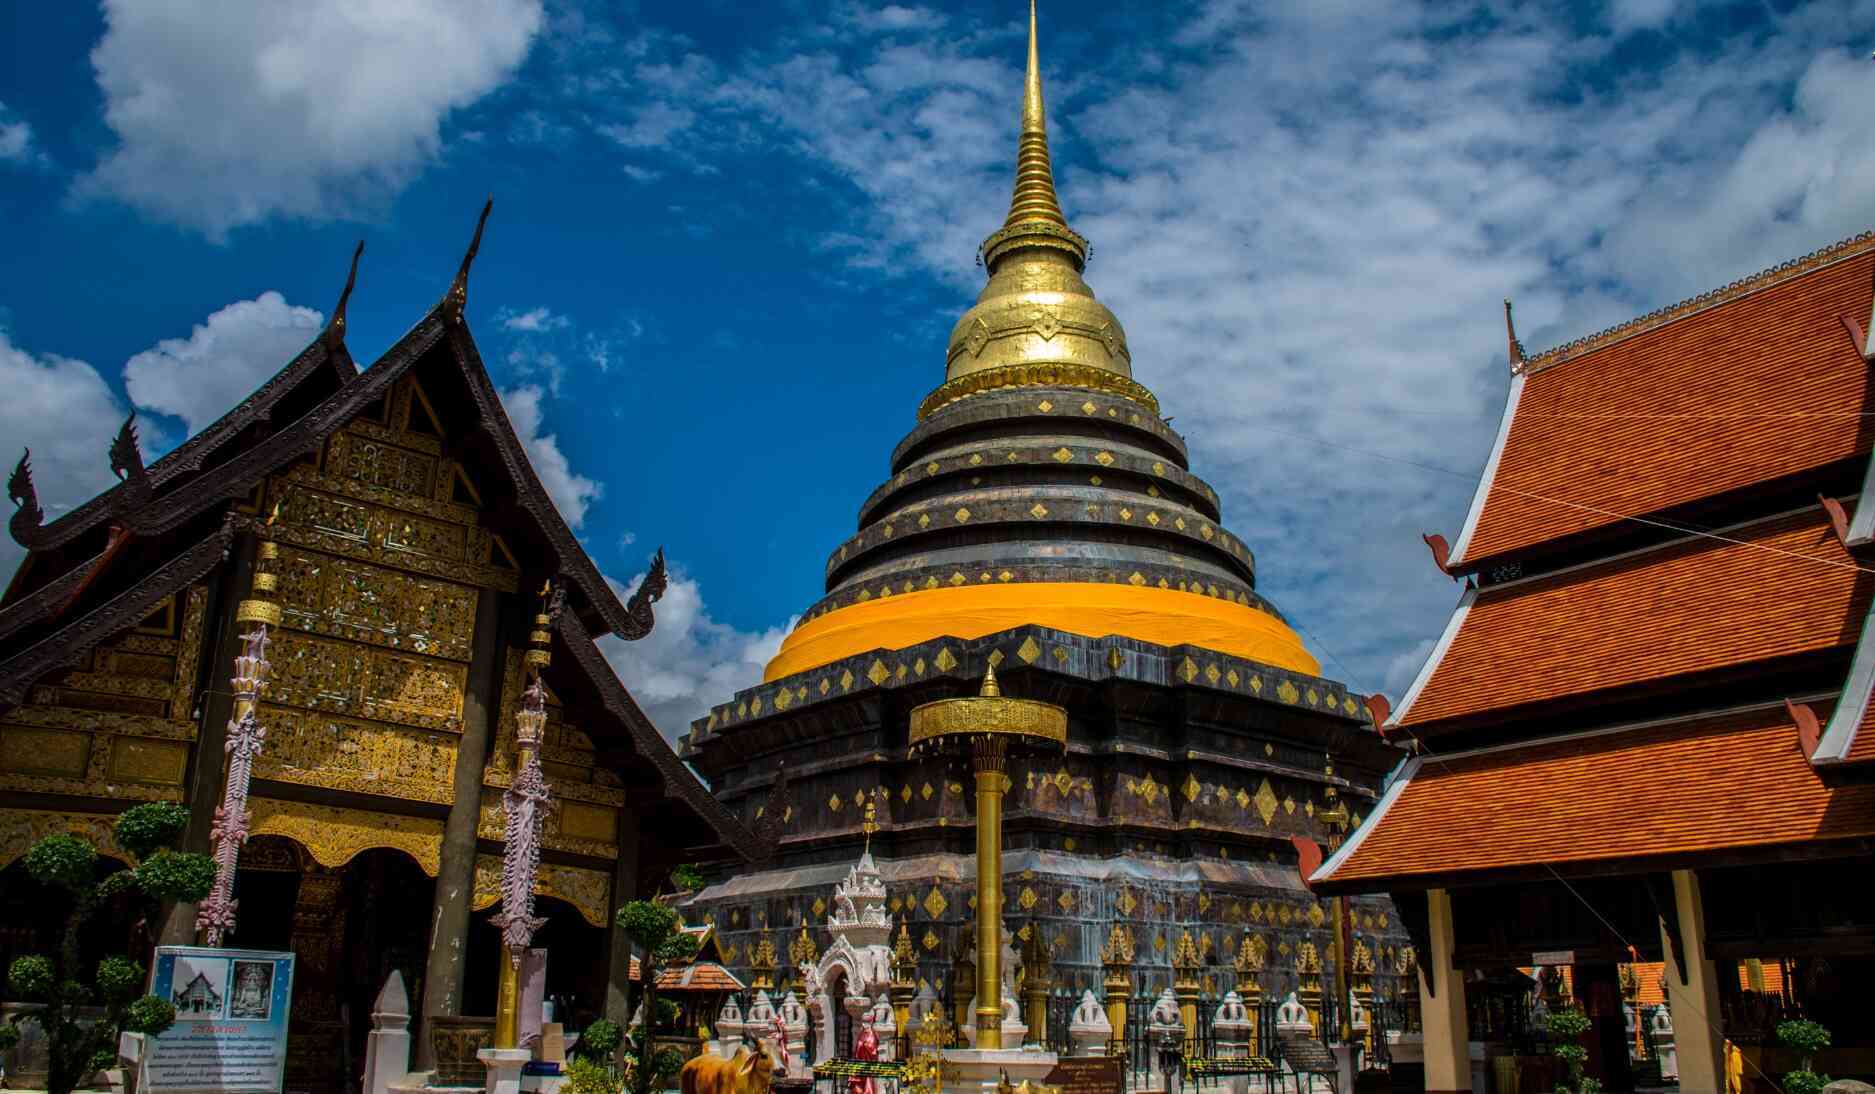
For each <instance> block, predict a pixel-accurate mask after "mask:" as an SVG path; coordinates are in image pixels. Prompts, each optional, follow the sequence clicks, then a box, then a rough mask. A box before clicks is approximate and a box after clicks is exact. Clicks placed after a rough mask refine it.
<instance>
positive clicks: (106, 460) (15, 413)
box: [0, 330, 128, 575]
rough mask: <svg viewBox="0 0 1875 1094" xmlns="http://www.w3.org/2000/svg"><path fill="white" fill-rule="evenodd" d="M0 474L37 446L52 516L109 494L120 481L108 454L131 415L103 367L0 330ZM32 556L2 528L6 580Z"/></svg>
mask: <svg viewBox="0 0 1875 1094" xmlns="http://www.w3.org/2000/svg"><path fill="white" fill-rule="evenodd" d="M0 391H4V392H6V398H4V399H0V437H4V438H6V444H7V446H8V448H7V450H6V451H5V452H0V464H3V466H0V474H10V473H11V472H12V470H13V466H14V462H15V461H16V460H18V459H19V457H20V449H21V448H30V449H32V454H33V455H32V467H33V483H34V485H35V486H36V487H37V489H38V492H39V504H40V505H41V506H42V507H44V509H45V514H46V519H47V520H52V519H55V518H56V517H58V516H59V514H60V513H62V512H64V511H65V510H67V509H70V508H71V507H72V506H74V505H77V504H79V503H80V502H84V501H88V500H89V499H90V498H91V497H92V496H93V495H95V494H97V493H98V492H100V491H102V490H104V489H106V488H107V487H109V486H110V485H111V484H112V483H114V482H116V481H117V480H116V478H115V477H114V476H113V475H112V474H111V461H110V457H109V455H108V453H109V450H110V444H111V439H112V438H113V437H114V436H116V434H117V429H118V427H119V426H120V425H122V424H123V421H124V417H125V415H126V414H127V413H128V411H127V410H126V408H125V407H124V406H123V405H122V404H121V403H119V402H118V401H117V397H116V396H115V395H113V394H112V393H111V389H110V387H109V386H108V385H107V384H105V382H104V378H103V377H102V376H100V375H98V370H97V369H94V368H92V367H91V366H90V365H88V364H86V363H85V362H83V361H75V360H73V359H71V358H69V357H60V356H58V355H56V354H50V353H48V354H40V355H35V354H32V353H30V352H28V351H26V350H24V349H22V348H20V347H19V346H16V345H14V344H13V340H12V338H11V337H10V336H9V335H8V333H7V332H6V331H4V330H0ZM25 554H26V553H25V551H23V550H21V549H20V547H19V545H18V544H16V543H14V542H13V537H12V536H10V535H7V534H5V532H3V531H0V575H10V574H11V573H12V572H13V569H14V567H16V566H18V565H19V560H20V559H21V558H23V557H25Z"/></svg>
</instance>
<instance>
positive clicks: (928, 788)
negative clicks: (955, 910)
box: [918, 783, 937, 892]
mask: <svg viewBox="0 0 1875 1094" xmlns="http://www.w3.org/2000/svg"><path fill="white" fill-rule="evenodd" d="M935 793H937V790H936V789H935V788H933V787H932V785H931V784H930V783H926V784H924V789H923V790H920V791H919V792H918V794H919V796H920V797H922V798H924V800H925V801H930V800H931V795H933V794H935ZM936 891H937V890H935V889H933V890H932V892H936Z"/></svg>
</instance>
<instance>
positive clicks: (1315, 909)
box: [1309, 904, 1328, 927]
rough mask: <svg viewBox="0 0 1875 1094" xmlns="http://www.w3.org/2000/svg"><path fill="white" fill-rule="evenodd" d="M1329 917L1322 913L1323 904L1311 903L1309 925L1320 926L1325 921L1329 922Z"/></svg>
mask: <svg viewBox="0 0 1875 1094" xmlns="http://www.w3.org/2000/svg"><path fill="white" fill-rule="evenodd" d="M1327 918H1328V917H1327V916H1325V915H1323V914H1322V906H1321V905H1320V904H1311V905H1309V926H1311V927H1320V926H1321V925H1322V924H1323V923H1325V922H1327Z"/></svg>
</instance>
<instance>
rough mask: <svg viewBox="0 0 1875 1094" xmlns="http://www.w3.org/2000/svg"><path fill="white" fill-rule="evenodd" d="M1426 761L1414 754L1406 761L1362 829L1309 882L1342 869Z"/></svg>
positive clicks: (1322, 879)
mask: <svg viewBox="0 0 1875 1094" xmlns="http://www.w3.org/2000/svg"><path fill="white" fill-rule="evenodd" d="M1424 762H1425V759H1424V758H1423V757H1420V756H1414V757H1413V758H1412V759H1410V760H1408V761H1406V766H1404V767H1402V768H1401V769H1400V773H1399V774H1398V775H1397V776H1395V777H1394V779H1393V782H1392V783H1391V784H1389V785H1388V787H1387V792H1386V793H1385V794H1383V795H1381V798H1380V804H1378V805H1376V806H1374V811H1373V812H1372V813H1370V814H1368V817H1367V822H1366V823H1365V824H1363V825H1361V827H1360V829H1359V830H1358V831H1356V832H1355V833H1354V836H1353V838H1352V839H1349V840H1348V841H1346V842H1345V843H1343V844H1342V845H1341V849H1340V850H1338V851H1336V852H1335V853H1334V855H1333V856H1332V857H1331V858H1329V860H1328V861H1327V862H1324V863H1322V864H1321V865H1320V866H1318V867H1316V869H1315V872H1314V873H1313V874H1310V875H1309V884H1311V885H1313V884H1315V883H1316V882H1318V881H1327V880H1328V879H1329V878H1330V877H1331V876H1333V875H1334V872H1335V871H1336V870H1339V869H1341V866H1342V864H1343V863H1345V862H1347V860H1348V858H1349V856H1351V855H1353V854H1354V852H1355V851H1356V850H1357V849H1359V848H1360V846H1361V844H1362V843H1363V842H1365V841H1366V839H1367V834H1368V833H1369V832H1372V831H1373V830H1374V829H1376V828H1379V827H1380V820H1381V818H1382V817H1385V816H1386V815H1387V810H1389V809H1391V808H1393V803H1394V802H1396V801H1398V800H1399V799H1400V795H1401V794H1402V793H1405V791H1406V784H1407V783H1410V782H1412V781H1413V776H1414V775H1417V774H1418V773H1419V766H1420V764H1422V763H1424Z"/></svg>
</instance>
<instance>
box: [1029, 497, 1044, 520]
mask: <svg viewBox="0 0 1875 1094" xmlns="http://www.w3.org/2000/svg"><path fill="white" fill-rule="evenodd" d="M1047 515H1048V506H1046V505H1043V504H1042V503H1041V502H1039V501H1038V502H1036V503H1035V504H1034V505H1031V506H1029V516H1032V517H1034V518H1035V519H1036V520H1041V519H1042V518H1043V517H1045V516H1047Z"/></svg>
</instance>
